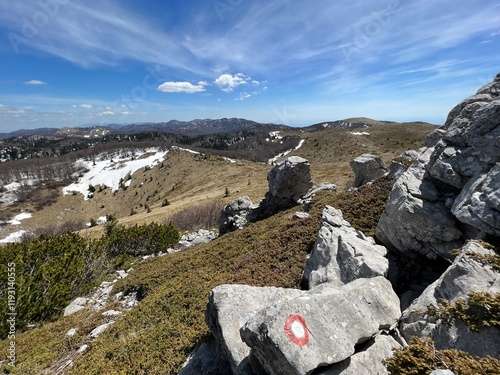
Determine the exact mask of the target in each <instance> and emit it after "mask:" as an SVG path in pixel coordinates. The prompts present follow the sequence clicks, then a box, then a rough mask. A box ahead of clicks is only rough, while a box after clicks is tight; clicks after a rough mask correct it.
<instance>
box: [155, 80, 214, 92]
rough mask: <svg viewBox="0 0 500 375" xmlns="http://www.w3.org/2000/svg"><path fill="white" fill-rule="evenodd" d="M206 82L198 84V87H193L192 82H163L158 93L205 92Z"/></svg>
mask: <svg viewBox="0 0 500 375" xmlns="http://www.w3.org/2000/svg"><path fill="white" fill-rule="evenodd" d="M205 85H206V82H204V81H201V82H198V84H197V85H193V84H192V83H190V82H163V83H162V84H161V85H160V86H158V88H157V90H158V91H163V92H186V93H189V94H192V93H195V92H202V91H205Z"/></svg>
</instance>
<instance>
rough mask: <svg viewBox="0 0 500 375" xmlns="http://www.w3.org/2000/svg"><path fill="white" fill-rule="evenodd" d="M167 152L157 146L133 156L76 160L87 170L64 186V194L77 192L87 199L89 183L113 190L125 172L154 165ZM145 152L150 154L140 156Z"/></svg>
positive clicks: (132, 171) (125, 174) (131, 172)
mask: <svg viewBox="0 0 500 375" xmlns="http://www.w3.org/2000/svg"><path fill="white" fill-rule="evenodd" d="M167 152H168V151H160V150H158V149H157V148H150V149H146V150H144V151H141V152H136V153H135V155H134V156H128V155H127V156H116V157H115V156H114V157H113V158H111V159H109V160H100V161H95V162H92V161H85V160H78V163H83V164H84V165H85V166H86V167H87V169H88V172H86V173H85V174H84V175H83V176H82V177H80V178H79V179H78V182H75V183H72V184H71V185H68V186H66V187H64V188H63V193H64V194H65V195H72V194H73V192H79V193H81V194H82V195H83V196H84V197H85V200H87V199H88V197H87V195H88V190H89V186H90V185H92V186H97V185H102V186H107V187H108V188H110V189H111V190H112V191H113V192H115V191H117V190H118V188H119V186H120V181H123V179H124V178H125V176H127V174H130V175H132V174H133V173H134V172H136V171H138V170H139V169H141V168H144V167H154V166H156V165H157V164H159V163H160V162H161V161H163V158H164V157H165V155H166V154H167ZM146 154H152V155H149V156H146V157H144V158H140V157H141V156H143V155H146ZM129 181H130V180H129ZM129 181H127V182H128V185H130V182H129Z"/></svg>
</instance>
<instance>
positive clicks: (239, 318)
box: [206, 285, 305, 375]
mask: <svg viewBox="0 0 500 375" xmlns="http://www.w3.org/2000/svg"><path fill="white" fill-rule="evenodd" d="M304 293H305V292H303V291H300V290H297V289H284V288H272V287H262V288H259V287H252V286H247V285H221V286H218V287H216V288H214V289H213V290H212V291H211V292H210V296H209V302H208V306H207V310H206V321H207V324H208V325H209V327H210V330H211V331H212V335H213V336H214V337H215V339H216V341H217V343H218V344H219V346H220V348H221V349H222V351H223V353H224V358H225V359H227V361H228V362H229V364H230V366H231V368H232V371H233V374H235V375H237V374H254V373H255V374H256V373H258V372H256V371H254V370H253V368H252V364H251V360H250V347H248V346H247V345H246V344H245V343H244V342H243V341H242V340H241V337H240V328H241V327H242V326H243V325H244V324H245V323H246V322H247V321H248V320H250V318H252V317H253V316H255V315H256V314H257V313H258V312H259V311H261V310H262V309H264V308H266V307H267V306H269V305H270V304H271V303H273V304H280V303H283V302H285V301H287V300H290V299H292V298H296V297H298V296H300V295H302V294H304Z"/></svg>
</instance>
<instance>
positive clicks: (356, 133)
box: [349, 132, 370, 135]
mask: <svg viewBox="0 0 500 375" xmlns="http://www.w3.org/2000/svg"><path fill="white" fill-rule="evenodd" d="M349 133H351V134H352V135H370V133H368V132H349Z"/></svg>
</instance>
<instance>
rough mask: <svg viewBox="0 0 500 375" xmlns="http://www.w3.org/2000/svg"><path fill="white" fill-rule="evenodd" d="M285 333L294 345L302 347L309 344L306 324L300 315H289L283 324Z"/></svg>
mask: <svg viewBox="0 0 500 375" xmlns="http://www.w3.org/2000/svg"><path fill="white" fill-rule="evenodd" d="M285 333H286V335H287V336H288V338H289V339H290V340H291V341H292V342H293V343H294V344H296V345H298V346H300V347H302V346H304V345H306V344H307V343H308V342H309V331H308V330H307V324H306V321H305V320H304V318H303V317H301V316H300V315H295V314H292V315H289V316H288V318H287V319H286V322H285Z"/></svg>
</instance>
